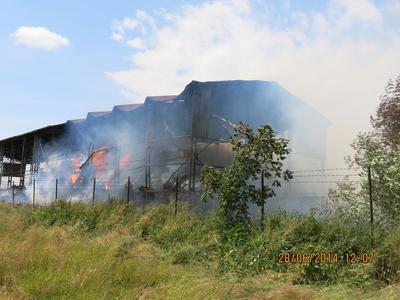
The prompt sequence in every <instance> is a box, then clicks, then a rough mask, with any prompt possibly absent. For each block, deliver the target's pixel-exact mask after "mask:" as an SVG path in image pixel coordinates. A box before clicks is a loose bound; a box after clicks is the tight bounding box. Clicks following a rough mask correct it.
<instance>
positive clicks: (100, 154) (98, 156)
mask: <svg viewBox="0 0 400 300" xmlns="http://www.w3.org/2000/svg"><path fill="white" fill-rule="evenodd" d="M105 154H106V150H105V149H104V150H100V151H97V152H95V153H93V155H92V158H91V162H92V164H93V166H94V167H95V168H96V178H99V177H100V175H101V174H100V173H102V172H104V170H105V169H106V163H105V161H104V158H105Z"/></svg>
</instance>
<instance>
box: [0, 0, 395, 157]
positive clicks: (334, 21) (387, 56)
mask: <svg viewBox="0 0 400 300" xmlns="http://www.w3.org/2000/svg"><path fill="white" fill-rule="evenodd" d="M399 20H400V1H393V0H386V1H385V0H384V1H371V0H328V1H295V0H292V1H289V0H287V1H272V0H271V1H257V0H254V1H250V0H249V1H247V0H234V1H224V0H221V1H207V2H206V1H76V0H74V1H66V0H65V1H61V0H60V1H51V0H47V1H44V0H39V1H33V0H30V1H22V0H12V1H11V0H3V1H1V9H0V107H1V110H0V120H1V122H2V125H1V126H0V139H1V138H5V137H8V136H11V135H14V134H18V133H22V132H25V131H30V130H33V129H36V128H40V127H42V126H46V125H49V124H55V123H61V122H64V121H65V120H67V119H74V118H81V117H85V116H86V113H87V112H88V111H101V110H111V109H112V107H113V105H116V104H121V103H133V102H141V101H143V99H144V97H145V96H146V95H157V94H171V93H172V94H173V93H179V92H180V91H181V90H182V89H183V88H184V86H185V84H187V83H189V82H190V80H193V79H195V80H204V81H206V80H225V79H262V80H274V81H277V82H279V83H280V84H281V85H282V86H284V87H286V88H287V89H288V90H289V91H291V92H292V93H294V94H295V95H297V96H299V97H300V98H302V99H304V100H305V101H306V102H307V103H309V104H310V105H312V106H313V107H315V108H316V109H318V110H319V111H320V112H321V113H323V114H324V115H326V116H327V117H328V118H329V119H330V120H331V121H332V122H333V126H332V129H331V138H330V141H328V146H329V143H331V144H332V145H333V144H337V143H340V144H346V145H348V143H349V142H350V141H351V139H352V138H353V137H354V134H355V133H357V132H358V131H361V130H366V129H367V128H368V121H369V115H370V114H371V113H373V111H374V109H375V107H376V105H377V103H378V98H379V95H380V94H382V92H383V87H384V84H385V83H386V81H387V80H388V79H389V78H391V77H394V76H397V75H399V74H400V71H399V70H400V58H399V54H398V53H400V21H399ZM38 28H39V29H38ZM49 43H50V44H49ZM4 124H7V125H4ZM344 132H345V134H344ZM339 136H341V138H339ZM338 139H339V140H338ZM332 151H333V152H335V153H336V152H337V153H338V154H337V155H342V154H343V153H344V152H345V151H344V150H343V149H339V150H338V151H337V149H336V150H335V149H334V150H332Z"/></svg>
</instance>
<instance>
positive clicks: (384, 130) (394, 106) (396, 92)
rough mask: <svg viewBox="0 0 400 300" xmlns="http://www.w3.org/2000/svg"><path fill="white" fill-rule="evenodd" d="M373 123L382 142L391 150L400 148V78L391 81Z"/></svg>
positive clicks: (372, 118)
mask: <svg viewBox="0 0 400 300" xmlns="http://www.w3.org/2000/svg"><path fill="white" fill-rule="evenodd" d="M371 123H372V126H373V127H374V129H375V131H376V132H377V133H378V135H379V136H380V138H381V140H382V142H383V143H384V144H385V145H387V146H390V147H391V148H399V146H400V76H398V77H397V79H396V80H394V81H393V80H391V79H390V80H389V81H388V83H387V85H386V87H385V94H384V95H382V96H381V97H380V103H379V106H378V109H377V111H376V117H371Z"/></svg>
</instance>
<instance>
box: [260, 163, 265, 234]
mask: <svg viewBox="0 0 400 300" xmlns="http://www.w3.org/2000/svg"><path fill="white" fill-rule="evenodd" d="M260 194H261V195H260V196H261V220H260V223H261V230H264V214H265V210H264V209H265V208H264V206H265V202H264V170H263V171H262V172H261V193H260Z"/></svg>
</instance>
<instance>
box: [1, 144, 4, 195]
mask: <svg viewBox="0 0 400 300" xmlns="http://www.w3.org/2000/svg"><path fill="white" fill-rule="evenodd" d="M3 161H4V145H3V144H1V145H0V189H1V180H2V179H3Z"/></svg>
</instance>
